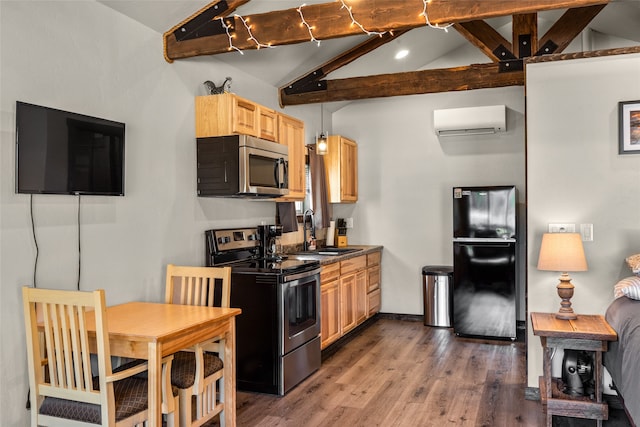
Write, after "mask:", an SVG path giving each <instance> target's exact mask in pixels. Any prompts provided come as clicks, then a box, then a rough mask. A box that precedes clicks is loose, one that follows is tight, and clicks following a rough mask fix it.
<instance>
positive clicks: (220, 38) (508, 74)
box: [103, 0, 640, 106]
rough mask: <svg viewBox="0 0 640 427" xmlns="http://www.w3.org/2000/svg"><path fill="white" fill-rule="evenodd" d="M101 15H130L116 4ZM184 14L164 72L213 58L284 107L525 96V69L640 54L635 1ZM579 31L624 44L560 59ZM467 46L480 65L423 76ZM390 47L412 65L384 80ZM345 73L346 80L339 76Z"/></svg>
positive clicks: (408, 1) (463, 2)
mask: <svg viewBox="0 0 640 427" xmlns="http://www.w3.org/2000/svg"><path fill="white" fill-rule="evenodd" d="M103 3H105V4H107V5H108V6H110V7H113V8H114V9H118V10H120V11H123V13H126V14H129V15H130V16H132V15H133V14H135V13H133V12H132V11H134V10H135V8H132V7H129V8H128V9H127V8H126V7H125V8H123V4H122V3H123V2H122V1H121V0H119V1H109V0H105V1H103ZM116 3H117V4H116ZM125 3H126V2H125ZM146 3H153V4H155V5H162V4H165V7H166V6H167V5H166V3H174V2H164V1H163V2H146ZM183 3H184V2H183ZM186 3H190V4H191V5H192V6H194V9H193V10H192V11H191V12H190V13H189V14H186V16H182V17H181V18H180V19H179V20H177V21H176V22H174V23H173V24H172V26H171V28H170V29H168V30H166V29H165V30H164V34H163V36H162V37H163V47H164V52H163V53H164V56H165V58H166V59H167V61H170V62H172V61H177V60H183V59H187V58H193V57H196V56H215V57H216V59H220V60H223V61H225V62H229V63H231V64H232V65H235V66H237V67H239V68H243V69H245V70H247V69H249V68H250V67H253V65H251V64H254V63H255V62H256V61H258V62H260V61H261V62H262V63H263V65H264V66H263V68H262V71H263V72H264V73H266V74H269V70H270V69H271V72H272V73H273V72H274V70H280V73H281V75H280V76H279V77H275V79H277V80H275V81H272V82H271V83H272V84H274V85H276V86H279V87H280V89H279V94H280V103H281V105H283V106H285V105H296V104H310V103H324V102H332V101H348V100H357V99H365V98H373V97H385V96H398V95H410V94H422V93H434V92H447V91H457V90H468V89H476V88H490V87H502V86H512V85H523V84H524V66H523V62H524V61H528V60H549V59H563V58H567V57H576V56H594V55H609V54H624V53H632V52H640V25H639V23H640V1H638V0H629V1H625V0H564V1H559V0H491V1H487V0H336V1H329V2H328V1H326V0H315V1H314V0H310V1H307V4H303V3H300V4H296V5H294V6H293V7H291V5H292V4H293V3H295V2H293V1H288V0H266V1H265V0H253V1H249V0H215V1H212V2H209V3H206V4H204V5H203V6H201V7H198V8H195V6H196V5H197V3H198V2H193V1H192V2H186ZM133 4H134V2H133V1H131V0H130V1H129V6H131V5H133ZM278 6H289V7H285V8H283V9H277V10H275V9H276V8H277V7H278ZM160 7H162V6H160ZM261 8H267V9H261ZM124 9H127V10H128V12H127V11H125V10H124ZM176 13H178V12H175V11H174V13H173V16H176ZM135 19H138V18H135ZM147 19H148V18H147ZM445 27H446V28H447V30H446V32H445V31H443V28H445ZM586 28H590V29H591V30H594V29H595V31H599V32H605V33H607V34H612V35H614V36H616V37H620V38H622V39H624V40H630V41H632V42H631V43H623V44H622V45H621V46H620V47H618V48H615V49H610V50H608V51H598V52H575V51H574V52H571V53H564V54H563V52H565V49H566V48H567V47H568V46H569V44H570V43H571V42H572V41H573V40H574V39H575V38H576V37H578V36H579V35H580V34H581V33H582V32H583V31H584V30H585V29H586ZM635 42H637V43H635ZM465 43H471V44H472V45H473V46H475V48H477V49H478V52H481V53H482V58H484V62H483V63H474V64H470V63H469V64H456V65H455V66H448V67H444V68H433V67H429V66H427V62H424V61H428V62H431V61H433V60H434V59H436V58H438V57H439V56H442V55H444V54H445V53H446V52H450V51H452V50H455V49H458V48H459V47H460V45H461V44H465ZM327 44H328V45H329V49H326V48H325V47H326V46H327ZM285 45H286V47H285ZM292 45H295V48H294V47H293V46H292ZM276 46H278V47H277V48H272V47H276ZM389 46H393V47H394V49H395V48H398V47H402V46H404V47H406V48H407V49H410V50H411V56H415V57H417V59H416V58H413V59H409V60H407V61H405V63H404V69H402V68H400V69H399V68H398V67H397V65H396V66H395V69H394V66H392V65H391V63H393V62H398V61H394V60H393V59H388V58H386V59H385V58H380V55H379V54H378V52H380V51H381V50H383V49H384V48H388V47H389ZM387 50H388V49H387ZM292 52H295V53H293V54H292ZM240 53H242V55H240ZM296 53H297V54H296ZM242 57H249V58H242ZM293 58H297V60H298V61H299V62H296V60H294V59H293ZM370 58H373V59H374V61H373V62H372V61H371V60H369V61H368V62H367V59H370ZM420 58H422V59H420ZM429 58H430V59H429ZM300 61H301V62H300ZM412 61H413V62H412ZM421 62H422V63H421ZM358 63H359V65H360V66H359V67H358V66H355V65H357V64H358ZM367 63H368V65H367V66H365V67H362V64H367ZM243 64H245V66H243ZM267 64H270V65H267ZM275 64H277V65H275ZM348 68H351V73H347V75H344V73H343V76H340V73H341V71H343V70H345V69H348ZM358 69H359V74H358V71H356V70H358ZM257 71H258V72H259V71H260V70H257ZM330 74H331V77H332V78H329V75H330ZM336 75H337V76H338V78H334V77H335V76H336ZM271 79H272V80H273V79H274V76H271Z"/></svg>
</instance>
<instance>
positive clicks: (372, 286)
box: [367, 265, 380, 292]
mask: <svg viewBox="0 0 640 427" xmlns="http://www.w3.org/2000/svg"><path fill="white" fill-rule="evenodd" d="M379 288H380V266H379V265H376V266H374V267H369V268H367V292H373V291H375V290H376V289H379Z"/></svg>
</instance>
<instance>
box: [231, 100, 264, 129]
mask: <svg viewBox="0 0 640 427" xmlns="http://www.w3.org/2000/svg"><path fill="white" fill-rule="evenodd" d="M232 102H233V104H232V106H231V123H232V125H233V133H241V134H246V135H251V136H258V126H259V123H260V118H259V116H258V104H256V103H254V102H251V101H248V100H246V99H243V98H240V97H237V96H234V97H233V100H232Z"/></svg>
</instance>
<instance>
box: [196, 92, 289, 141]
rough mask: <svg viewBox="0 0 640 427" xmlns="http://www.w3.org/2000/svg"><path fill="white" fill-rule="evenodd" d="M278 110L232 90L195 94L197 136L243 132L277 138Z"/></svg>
mask: <svg viewBox="0 0 640 427" xmlns="http://www.w3.org/2000/svg"><path fill="white" fill-rule="evenodd" d="M277 116H278V114H277V112H276V111H275V110H272V109H269V108H266V107H264V106H262V105H260V104H257V103H255V102H253V101H249V100H248V99H244V98H242V97H240V96H238V95H236V94H233V93H223V94H220V95H207V96H197V97H196V138H206V137H210V136H224V135H234V134H243V135H251V136H255V137H259V138H263V139H267V140H270V141H277V139H278V134H277V131H278V123H277Z"/></svg>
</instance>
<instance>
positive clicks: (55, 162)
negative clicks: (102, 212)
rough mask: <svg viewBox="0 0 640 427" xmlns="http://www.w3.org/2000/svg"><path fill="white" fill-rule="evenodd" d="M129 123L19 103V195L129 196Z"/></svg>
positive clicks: (17, 151)
mask: <svg viewBox="0 0 640 427" xmlns="http://www.w3.org/2000/svg"><path fill="white" fill-rule="evenodd" d="M124 129H125V125H124V123H120V122H114V121H111V120H106V119H100V118H97V117H91V116H86V115H83V114H77V113H71V112H68V111H62V110H57V109H54V108H49V107H43V106H39V105H33V104H27V103H24V102H20V101H17V103H16V193H27V194H75V195H102V196H124Z"/></svg>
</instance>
